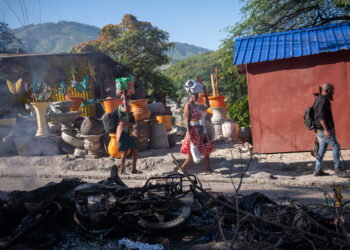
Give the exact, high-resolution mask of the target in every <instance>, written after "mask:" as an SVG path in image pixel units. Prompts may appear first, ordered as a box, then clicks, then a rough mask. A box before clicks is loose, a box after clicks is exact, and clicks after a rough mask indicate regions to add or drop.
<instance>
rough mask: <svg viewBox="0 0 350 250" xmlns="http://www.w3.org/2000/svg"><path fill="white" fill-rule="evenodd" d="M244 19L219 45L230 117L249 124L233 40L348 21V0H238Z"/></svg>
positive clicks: (246, 103) (246, 98)
mask: <svg viewBox="0 0 350 250" xmlns="http://www.w3.org/2000/svg"><path fill="white" fill-rule="evenodd" d="M241 3H243V6H242V8H241V14H242V16H243V20H242V21H241V22H239V23H236V24H235V25H234V26H231V27H227V28H226V31H227V33H228V36H227V38H226V39H225V40H224V41H223V42H222V44H221V46H220V50H219V53H220V64H221V73H220V85H221V86H222V87H223V89H224V93H225V95H226V96H227V102H228V107H229V116H231V117H233V118H234V119H235V120H236V121H237V122H238V123H239V124H240V125H241V126H246V125H247V124H249V115H248V114H249V106H248V90H247V83H246V79H245V77H244V76H240V75H238V73H237V67H236V66H234V65H232V63H233V51H234V39H235V38H237V37H242V36H252V35H258V34H267V33H274V32H281V31H286V30H293V29H301V28H307V27H314V26H319V25H325V24H332V23H337V22H342V21H350V0H307V1H305V0H259V1H257V0H241Z"/></svg>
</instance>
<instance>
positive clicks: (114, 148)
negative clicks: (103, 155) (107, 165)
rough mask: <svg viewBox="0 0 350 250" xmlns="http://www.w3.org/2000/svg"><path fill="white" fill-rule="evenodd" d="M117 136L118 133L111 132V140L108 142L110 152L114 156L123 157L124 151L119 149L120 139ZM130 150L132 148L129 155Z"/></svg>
mask: <svg viewBox="0 0 350 250" xmlns="http://www.w3.org/2000/svg"><path fill="white" fill-rule="evenodd" d="M116 136H117V134H116V133H110V134H109V137H110V138H111V140H110V141H109V144H108V154H109V155H110V156H112V157H114V158H117V159H120V158H121V157H122V154H123V151H118V141H117V139H116ZM130 152H131V150H129V151H128V155H129V154H130Z"/></svg>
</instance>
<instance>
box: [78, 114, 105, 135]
mask: <svg viewBox="0 0 350 250" xmlns="http://www.w3.org/2000/svg"><path fill="white" fill-rule="evenodd" d="M80 132H81V133H82V134H83V135H99V134H102V132H103V131H102V129H100V128H99V124H98V121H97V119H96V118H94V117H92V116H88V117H86V118H85V120H84V121H83V123H82V124H81V127H80Z"/></svg>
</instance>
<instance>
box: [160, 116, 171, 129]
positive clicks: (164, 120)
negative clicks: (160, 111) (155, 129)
mask: <svg viewBox="0 0 350 250" xmlns="http://www.w3.org/2000/svg"><path fill="white" fill-rule="evenodd" d="M171 118H172V116H171V115H158V116H156V120H157V122H158V123H164V126H165V130H166V131H167V132H169V131H170V130H171V128H172V125H171Z"/></svg>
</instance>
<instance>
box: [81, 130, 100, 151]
mask: <svg viewBox="0 0 350 250" xmlns="http://www.w3.org/2000/svg"><path fill="white" fill-rule="evenodd" d="M101 136H103V134H99V135H81V137H82V138H84V148H85V149H86V150H87V151H88V154H89V155H94V156H97V155H98V154H99V150H100V148H101V143H100V138H101Z"/></svg>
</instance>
